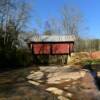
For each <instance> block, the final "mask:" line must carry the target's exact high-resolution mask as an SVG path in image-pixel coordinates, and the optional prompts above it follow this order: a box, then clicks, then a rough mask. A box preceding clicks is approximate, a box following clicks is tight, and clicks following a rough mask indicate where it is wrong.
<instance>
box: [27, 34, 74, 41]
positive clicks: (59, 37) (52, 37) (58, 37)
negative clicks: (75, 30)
mask: <svg viewBox="0 0 100 100" xmlns="http://www.w3.org/2000/svg"><path fill="white" fill-rule="evenodd" d="M70 41H75V35H42V36H38V35H35V36H33V37H31V38H29V39H28V42H70Z"/></svg>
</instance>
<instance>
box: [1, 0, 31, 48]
mask: <svg viewBox="0 0 100 100" xmlns="http://www.w3.org/2000/svg"><path fill="white" fill-rule="evenodd" d="M29 13H30V6H29V4H27V3H26V2H25V1H23V0H22V1H19V0H15V1H13V0H1V1H0V44H1V45H0V46H3V47H4V48H5V47H6V48H9V49H11V48H13V47H16V45H18V38H19V35H20V33H22V31H23V29H25V26H26V25H27V21H28V18H29ZM1 48H2V47H1Z"/></svg>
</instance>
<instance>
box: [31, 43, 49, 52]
mask: <svg viewBox="0 0 100 100" xmlns="http://www.w3.org/2000/svg"><path fill="white" fill-rule="evenodd" d="M33 51H34V54H50V45H49V44H42V43H40V44H34V45H33Z"/></svg>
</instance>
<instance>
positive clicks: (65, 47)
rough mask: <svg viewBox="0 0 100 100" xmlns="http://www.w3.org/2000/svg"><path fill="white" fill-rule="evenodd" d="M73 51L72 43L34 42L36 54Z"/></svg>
mask: <svg viewBox="0 0 100 100" xmlns="http://www.w3.org/2000/svg"><path fill="white" fill-rule="evenodd" d="M71 51H73V44H70V43H54V44H49V43H45V44H42V43H36V44H33V52H34V54H69V53H70V52H71Z"/></svg>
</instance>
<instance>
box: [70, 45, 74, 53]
mask: <svg viewBox="0 0 100 100" xmlns="http://www.w3.org/2000/svg"><path fill="white" fill-rule="evenodd" d="M73 51H74V44H73V43H70V52H73Z"/></svg>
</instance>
